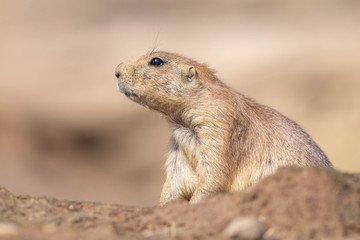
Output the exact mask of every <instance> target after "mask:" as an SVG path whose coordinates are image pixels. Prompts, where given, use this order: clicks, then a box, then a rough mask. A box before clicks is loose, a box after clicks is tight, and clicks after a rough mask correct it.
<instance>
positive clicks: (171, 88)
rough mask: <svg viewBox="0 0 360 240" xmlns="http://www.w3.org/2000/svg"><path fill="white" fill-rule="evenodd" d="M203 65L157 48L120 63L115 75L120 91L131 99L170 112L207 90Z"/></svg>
mask: <svg viewBox="0 0 360 240" xmlns="http://www.w3.org/2000/svg"><path fill="white" fill-rule="evenodd" d="M201 67H203V66H202V65H201V64H198V63H196V62H195V61H193V60H191V59H188V58H185V57H182V56H180V55H177V54H173V53H166V52H154V53H151V54H149V55H144V56H142V57H140V58H138V59H135V60H131V61H128V62H124V63H121V64H119V65H118V66H117V67H116V69H115V76H116V77H117V86H118V89H119V91H120V92H122V93H124V94H125V96H127V97H128V98H129V99H131V100H132V101H134V102H137V103H139V104H141V105H144V106H147V107H149V108H151V109H154V110H157V111H160V112H162V113H164V114H170V113H172V112H173V111H176V110H180V109H183V108H184V107H187V106H189V104H194V103H196V100H197V98H198V97H199V96H200V95H201V92H202V91H203V90H204V87H203V83H202V82H201V81H200V77H199V74H198V70H199V68H201Z"/></svg>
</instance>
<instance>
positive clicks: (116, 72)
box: [115, 70, 120, 78]
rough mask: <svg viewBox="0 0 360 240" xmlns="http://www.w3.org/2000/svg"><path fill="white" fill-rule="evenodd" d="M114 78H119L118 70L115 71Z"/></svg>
mask: <svg viewBox="0 0 360 240" xmlns="http://www.w3.org/2000/svg"><path fill="white" fill-rule="evenodd" d="M115 77H116V78H119V77H120V71H118V70H116V71H115Z"/></svg>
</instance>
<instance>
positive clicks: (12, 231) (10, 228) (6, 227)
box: [0, 222, 19, 236]
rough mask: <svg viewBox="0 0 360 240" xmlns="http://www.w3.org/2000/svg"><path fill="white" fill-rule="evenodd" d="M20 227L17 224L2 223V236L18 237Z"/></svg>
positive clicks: (0, 228)
mask: <svg viewBox="0 0 360 240" xmlns="http://www.w3.org/2000/svg"><path fill="white" fill-rule="evenodd" d="M18 232H19V227H18V226H17V225H16V224H15V223H10V222H0V236H9V235H17V234H18Z"/></svg>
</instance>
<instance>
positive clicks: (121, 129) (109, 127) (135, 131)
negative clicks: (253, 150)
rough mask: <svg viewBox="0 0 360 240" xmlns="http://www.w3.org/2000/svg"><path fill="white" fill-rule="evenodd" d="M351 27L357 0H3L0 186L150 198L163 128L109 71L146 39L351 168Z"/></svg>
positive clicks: (358, 72)
mask: <svg viewBox="0 0 360 240" xmlns="http://www.w3.org/2000/svg"><path fill="white" fill-rule="evenodd" d="M359 24H360V4H359V1H356V0H352V1H350V0H345V1H335V0H334V1H330V0H329V1H310V0H309V1H295V0H293V1H290V0H288V1H286V0H243V1H237V0H233V1H215V0H198V1H193V0H192V1H190V0H187V1H166V0H142V1H140V0H122V1H115V0H102V1H100V0H87V1H85V0H77V1H70V0H62V1H60V0H59V1H46V0H27V1H10V0H5V1H4V0H1V8H0V66H1V68H0V69H1V71H0V185H1V186H5V187H7V188H8V189H9V190H11V191H12V192H14V193H16V194H20V193H21V194H32V195H49V196H54V197H57V198H60V199H69V200H70V199H73V200H92V201H104V202H108V203H121V204H128V205H154V204H156V203H157V200H158V196H159V193H160V189H161V184H162V181H163V177H164V172H163V171H162V169H161V166H162V164H163V162H164V160H165V158H166V149H167V139H168V136H169V130H168V126H167V124H166V121H165V120H164V119H163V118H161V117H160V116H159V114H157V113H155V112H151V111H149V110H147V109H145V108H142V107H141V106H138V105H136V104H135V103H132V102H130V101H129V100H127V99H126V98H125V97H124V96H122V95H121V94H119V93H118V92H117V90H116V87H115V82H116V81H115V77H114V68H115V67H116V65H117V64H118V63H120V62H122V61H126V60H128V59H131V58H134V57H138V56H140V55H143V54H146V53H147V52H149V51H151V50H153V49H158V50H166V51H171V52H177V53H181V54H183V55H185V56H188V57H192V58H194V59H197V60H199V61H201V62H206V63H208V64H209V65H210V66H211V67H212V68H214V69H216V70H217V73H218V75H219V77H220V78H221V79H222V80H223V81H224V82H226V83H227V84H228V85H230V86H232V87H233V88H235V89H236V90H238V91H240V92H242V93H244V94H246V95H248V96H250V97H252V98H255V99H257V100H258V101H259V102H261V103H264V104H267V105H270V106H272V107H274V108H276V109H277V110H279V111H280V112H282V113H284V114H285V115H287V116H289V117H290V118H292V119H293V120H295V121H296V122H298V123H299V124H300V125H301V126H303V127H304V128H305V129H306V130H307V132H308V133H309V134H310V135H311V136H312V137H313V138H314V139H315V141H316V142H317V143H318V144H319V145H320V147H321V148H322V149H323V150H324V151H325V152H326V154H327V155H328V157H329V158H330V160H331V161H332V162H333V164H334V166H335V167H336V168H337V169H339V170H344V171H349V172H356V171H357V172H359V171H360V162H359V160H360V151H359V147H360V145H359V142H360V137H359V136H360V94H359V91H360V27H359V26H360V25H359Z"/></svg>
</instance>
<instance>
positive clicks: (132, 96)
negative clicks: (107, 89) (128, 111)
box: [117, 81, 138, 101]
mask: <svg viewBox="0 0 360 240" xmlns="http://www.w3.org/2000/svg"><path fill="white" fill-rule="evenodd" d="M117 89H118V90H119V92H121V93H123V94H124V95H125V96H126V97H127V98H129V99H131V100H133V101H136V100H137V99H138V96H137V95H136V94H135V93H134V92H133V91H132V90H131V89H128V88H125V87H124V86H123V85H122V84H121V83H120V82H119V81H117Z"/></svg>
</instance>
